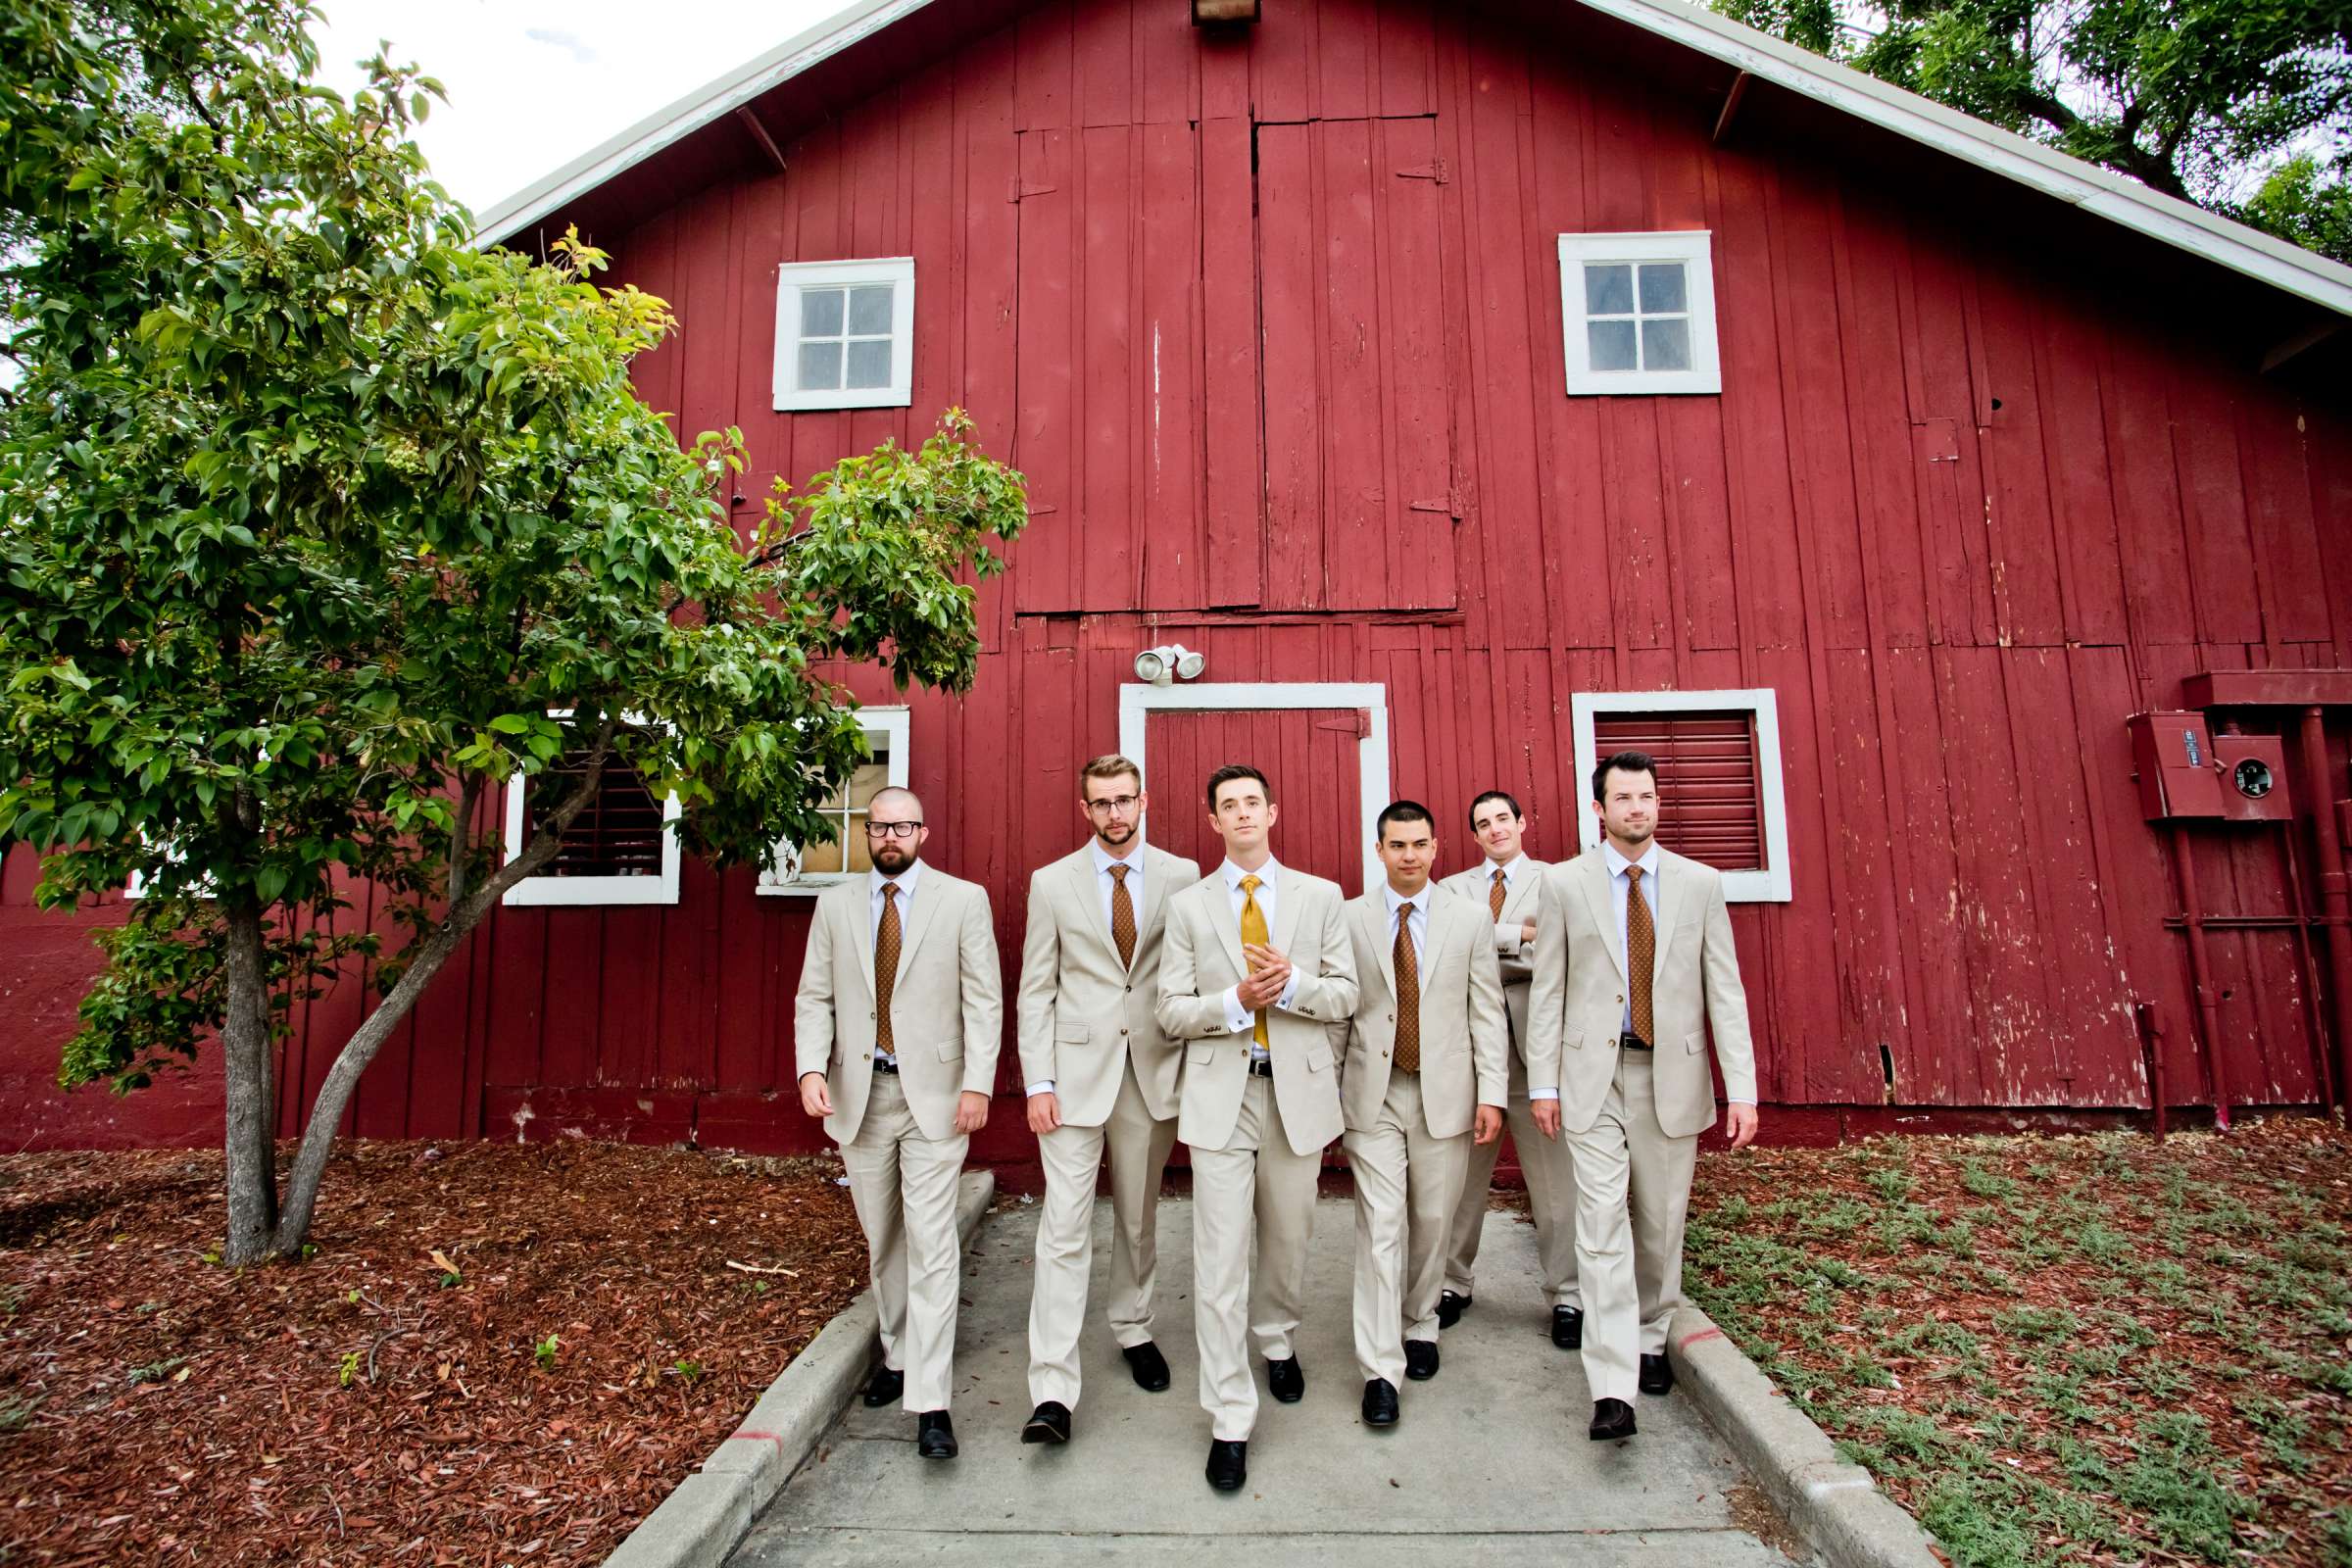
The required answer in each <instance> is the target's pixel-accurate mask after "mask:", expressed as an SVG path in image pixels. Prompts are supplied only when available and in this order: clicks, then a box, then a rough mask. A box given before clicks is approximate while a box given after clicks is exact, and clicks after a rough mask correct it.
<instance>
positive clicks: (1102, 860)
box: [1086, 836, 1145, 876]
mask: <svg viewBox="0 0 2352 1568" xmlns="http://www.w3.org/2000/svg"><path fill="white" fill-rule="evenodd" d="M1086 845H1087V848H1088V849H1090V850H1093V851H1094V852H1095V875H1097V876H1107V875H1109V874H1110V868H1111V867H1112V866H1114V865H1124V866H1128V867H1131V868H1132V869H1134V870H1138V871H1140V870H1142V869H1143V868H1144V853H1145V847H1144V841H1143V839H1142V838H1141V837H1140V836H1139V837H1138V838H1137V839H1136V841H1135V848H1134V850H1132V851H1131V852H1129V854H1128V856H1127V858H1125V859H1124V860H1121V859H1118V858H1115V857H1113V856H1112V855H1111V854H1110V853H1109V852H1108V851H1106V850H1104V849H1103V841H1102V840H1101V839H1088V840H1087V841H1086Z"/></svg>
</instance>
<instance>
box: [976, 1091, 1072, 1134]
mask: <svg viewBox="0 0 2352 1568" xmlns="http://www.w3.org/2000/svg"><path fill="white" fill-rule="evenodd" d="M982 1114H983V1115H985V1114H986V1112H985V1111H983V1112H982ZM1060 1125H1061V1097H1060V1096H1059V1095H1057V1094H1054V1092H1053V1091H1052V1090H1048V1091H1047V1092H1046V1093H1044V1094H1042V1095H1031V1096H1030V1097H1029V1130H1030V1131H1031V1132H1033V1133H1035V1134H1037V1136H1038V1137H1040V1138H1043V1137H1045V1136H1046V1134H1048V1133H1050V1132H1052V1131H1053V1130H1054V1128H1056V1127H1059V1126H1060Z"/></svg>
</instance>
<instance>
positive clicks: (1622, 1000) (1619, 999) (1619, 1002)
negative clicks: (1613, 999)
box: [1617, 997, 1625, 1007]
mask: <svg viewBox="0 0 2352 1568" xmlns="http://www.w3.org/2000/svg"><path fill="white" fill-rule="evenodd" d="M1617 1005H1619V1006H1620V1007H1622V1006H1624V1005H1625V999H1624V998H1623V997H1619V998H1618V999H1617Z"/></svg>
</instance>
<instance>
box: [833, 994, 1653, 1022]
mask: <svg viewBox="0 0 2352 1568" xmlns="http://www.w3.org/2000/svg"><path fill="white" fill-rule="evenodd" d="M1619 1000H1623V999H1622V998H1621V999H1619ZM865 1015H866V1016H867V1017H868V1018H879V1017H881V1016H882V1015H881V1014H880V1013H878V1012H876V1011H874V1010H873V1008H871V1007H868V1008H867V1009H866V1010H865Z"/></svg>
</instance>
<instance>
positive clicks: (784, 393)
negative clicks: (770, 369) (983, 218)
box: [774, 256, 914, 413]
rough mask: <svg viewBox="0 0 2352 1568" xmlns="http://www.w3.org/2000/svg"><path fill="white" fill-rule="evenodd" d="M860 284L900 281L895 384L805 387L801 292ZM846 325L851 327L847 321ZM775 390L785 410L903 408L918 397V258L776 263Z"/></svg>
mask: <svg viewBox="0 0 2352 1568" xmlns="http://www.w3.org/2000/svg"><path fill="white" fill-rule="evenodd" d="M860 283H891V284H895V285H897V286H896V287H895V288H894V289H893V290H892V292H891V297H890V302H891V321H890V342H891V351H890V385H888V386H866V387H817V388H814V389H811V390H809V391H806V392H804V391H802V390H801V291H802V290H803V289H809V288H855V287H857V286H858V284H860ZM845 308H846V306H845ZM843 326H844V327H845V328H846V327H847V326H848V322H847V321H846V320H845V321H844V322H843ZM844 353H845V354H846V353H847V350H846V349H845V350H844ZM774 390H775V406H776V409H777V412H779V413H790V412H794V411H797V410H808V409H903V408H906V407H907V405H909V404H911V403H912V402H913V401H914V258H913V257H911V256H892V257H884V258H882V259H879V260H876V261H860V262H784V263H780V264H779V265H778V266H777V268H776V344H775V364H774Z"/></svg>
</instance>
